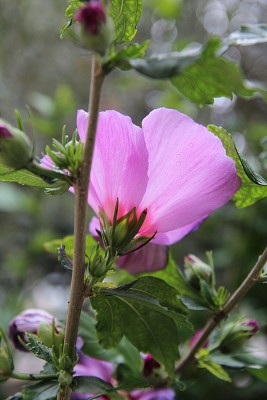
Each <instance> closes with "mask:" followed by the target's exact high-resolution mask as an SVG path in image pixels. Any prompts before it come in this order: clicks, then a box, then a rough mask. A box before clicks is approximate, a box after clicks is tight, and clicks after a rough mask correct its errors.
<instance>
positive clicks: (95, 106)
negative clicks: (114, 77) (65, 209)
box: [58, 55, 104, 400]
mask: <svg viewBox="0 0 267 400" xmlns="http://www.w3.org/2000/svg"><path fill="white" fill-rule="evenodd" d="M97 57H98V56H97V55H94V57H93V60H92V69H91V86H90V95H89V107H88V112H89V115H90V118H89V122H88V128H87V135H86V141H85V147H84V156H83V162H82V165H81V168H80V173H79V175H78V178H77V181H76V182H75V185H74V190H75V210H74V257H73V272H72V281H71V288H70V300H69V308H68V315H67V322H66V331H65V341H64V353H65V355H66V356H69V357H70V358H71V360H72V362H74V361H75V359H76V341H77V335H78V327H79V321H80V315H81V310H82V305H83V300H84V297H85V284H84V268H85V247H86V233H87V229H88V221H87V213H88V187H89V178H90V171H91V164H92V158H93V150H94V143H95V136H96V128H97V121H98V113H99V103H100V95H101V88H102V84H103V80H104V73H103V71H102V68H101V63H100V62H99V61H98V59H97ZM70 394H71V391H70V388H69V387H68V386H66V387H65V388H64V390H61V391H60V393H59V395H58V400H68V399H69V398H70Z"/></svg>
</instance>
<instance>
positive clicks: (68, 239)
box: [44, 235, 96, 258]
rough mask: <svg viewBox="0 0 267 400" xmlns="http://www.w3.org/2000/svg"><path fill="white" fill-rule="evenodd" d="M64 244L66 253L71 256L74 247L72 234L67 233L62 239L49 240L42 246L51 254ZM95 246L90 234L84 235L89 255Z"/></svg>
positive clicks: (55, 252)
mask: <svg viewBox="0 0 267 400" xmlns="http://www.w3.org/2000/svg"><path fill="white" fill-rule="evenodd" d="M62 244H64V246H65V252H66V254H67V255H68V256H69V257H71V258H73V249H74V236H73V235H69V236H65V237H64V238H62V239H55V240H51V241H50V242H46V243H44V248H45V250H46V251H47V252H49V253H52V254H57V253H58V248H59V247H60V246H61V245H62ZM95 246H96V241H95V240H94V239H93V237H92V236H91V235H87V236H86V254H87V255H88V256H90V254H91V252H92V250H93V249H94V247H95Z"/></svg>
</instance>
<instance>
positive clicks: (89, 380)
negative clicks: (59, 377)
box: [72, 376, 116, 394]
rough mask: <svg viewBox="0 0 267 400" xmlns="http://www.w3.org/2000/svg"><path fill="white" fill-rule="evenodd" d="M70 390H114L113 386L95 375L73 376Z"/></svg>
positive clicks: (92, 391)
mask: <svg viewBox="0 0 267 400" xmlns="http://www.w3.org/2000/svg"><path fill="white" fill-rule="evenodd" d="M72 390H73V391H74V392H79V393H82V394H86V393H103V394H104V393H109V392H115V391H116V390H115V388H114V387H113V386H112V385H111V384H110V383H108V382H106V381H104V380H103V379H100V378H97V377H96V376H76V377H74V378H73V383H72Z"/></svg>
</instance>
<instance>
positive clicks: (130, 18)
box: [109, 0, 142, 44]
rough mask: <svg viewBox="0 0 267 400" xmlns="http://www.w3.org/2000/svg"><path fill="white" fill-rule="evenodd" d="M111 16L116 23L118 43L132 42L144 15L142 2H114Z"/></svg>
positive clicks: (130, 0)
mask: <svg viewBox="0 0 267 400" xmlns="http://www.w3.org/2000/svg"><path fill="white" fill-rule="evenodd" d="M109 14H110V16H111V18H112V19H113V21H114V24H115V30H116V43H117V44H120V43H124V42H130V41H131V40H132V39H133V38H134V36H135V34H136V32H137V29H136V25H137V23H138V21H139V19H140V17H141V14H142V0H112V1H111V3H110V7H109Z"/></svg>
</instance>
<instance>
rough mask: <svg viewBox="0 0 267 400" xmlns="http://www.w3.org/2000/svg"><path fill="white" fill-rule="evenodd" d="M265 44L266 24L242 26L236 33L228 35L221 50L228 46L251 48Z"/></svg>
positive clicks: (266, 35) (266, 38)
mask: <svg viewBox="0 0 267 400" xmlns="http://www.w3.org/2000/svg"><path fill="white" fill-rule="evenodd" d="M265 42H267V24H244V25H241V26H240V28H239V30H238V31H235V32H232V33H230V35H229V36H228V37H227V38H226V39H224V41H223V49H224V51H225V50H227V48H228V47H229V46H232V45H237V46H251V45H254V44H258V43H265Z"/></svg>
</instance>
